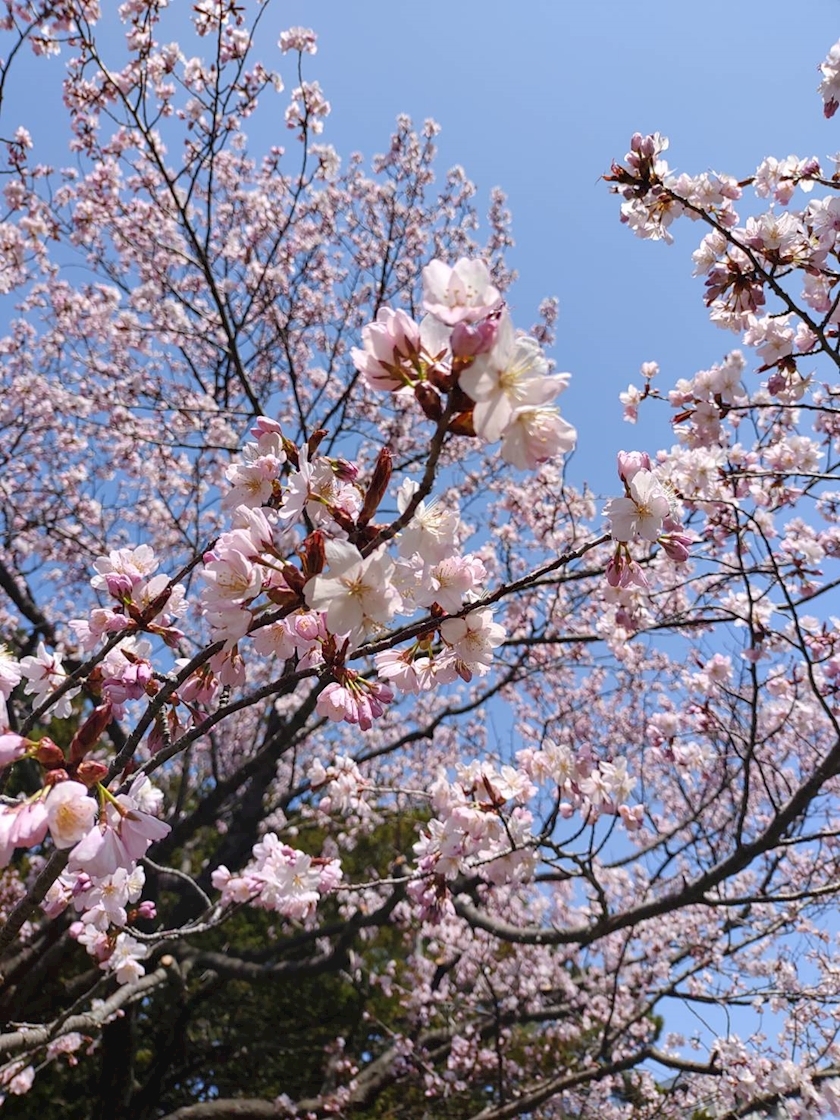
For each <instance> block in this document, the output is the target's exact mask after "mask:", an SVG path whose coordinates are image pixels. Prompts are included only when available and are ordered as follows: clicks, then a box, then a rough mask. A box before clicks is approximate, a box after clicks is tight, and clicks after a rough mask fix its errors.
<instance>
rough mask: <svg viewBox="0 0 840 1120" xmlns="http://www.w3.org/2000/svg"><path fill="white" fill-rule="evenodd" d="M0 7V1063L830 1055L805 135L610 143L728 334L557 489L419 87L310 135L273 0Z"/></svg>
mask: <svg viewBox="0 0 840 1120" xmlns="http://www.w3.org/2000/svg"><path fill="white" fill-rule="evenodd" d="M173 7H174V6H173ZM2 11H3V16H2V29H3V35H4V47H3V51H2V57H3V63H2V69H1V70H0V97H2V95H3V94H4V92H5V91H6V89H7V86H8V83H9V82H10V81H11V80H12V78H13V71H14V67H15V65H16V62H17V61H18V60H19V59H20V57H22V56H23V54H24V53H25V52H30V51H34V52H35V54H36V55H37V56H41V57H40V58H39V59H37V60H36V62H37V64H38V65H40V66H43V67H50V66H55V65H56V61H55V59H53V58H52V57H51V56H55V55H57V56H58V57H59V58H60V60H61V62H62V64H63V65H64V67H65V68H66V71H65V72H66V77H65V80H64V110H63V111H64V112H65V114H66V120H67V124H68V135H69V138H70V140H69V151H68V155H67V160H66V166H64V165H61V166H57V167H51V166H48V165H47V164H46V163H44V162H41V157H40V156H39V154H38V152H37V150H36V149H35V148H34V147H33V143H32V140H31V138H30V135H29V133H28V132H27V131H26V122H25V120H23V119H21V120H18V119H16V117H15V114H17V113H18V112H21V110H20V108H19V106H18V105H15V106H14V108H10V107H9V105H8V104H5V105H4V106H3V112H4V117H3V120H2V122H0V130H2V131H3V135H2V145H3V160H4V164H3V179H2V191H3V206H4V214H3V221H2V225H0V285H2V293H3V296H4V297H5V299H4V308H5V311H6V317H5V319H4V328H3V330H4V333H3V336H2V338H0V375H2V388H3V391H2V396H0V417H1V418H2V430H3V434H4V436H5V438H4V441H3V461H2V471H1V472H0V492H2V502H1V503H0V589H2V598H0V630H1V631H2V636H3V642H4V645H3V647H2V651H0V783H1V784H2V791H1V792H2V801H0V857H2V858H0V864H2V868H3V870H2V876H1V877H0V908H2V916H3V925H2V928H0V960H2V969H1V970H0V971H2V976H0V1011H2V1016H3V1024H2V1028H0V1063H2V1064H0V1092H2V1095H3V1097H4V1100H3V1108H4V1110H5V1112H6V1114H7V1115H9V1116H31V1115H34V1114H35V1112H36V1110H37V1109H41V1110H42V1112H43V1113H44V1114H45V1115H56V1116H57V1115H61V1116H66V1117H78V1118H79V1120H83V1118H84V1120H87V1118H90V1120H93V1118H101V1120H105V1118H122V1117H124V1118H129V1117H131V1118H137V1120H146V1118H149V1120H151V1118H155V1117H171V1118H173V1120H174V1118H175V1117H177V1118H179V1120H187V1118H196V1120H198V1118H203V1117H207V1118H210V1117H228V1116H241V1117H261V1116H289V1117H291V1116H299V1117H304V1116H306V1117H326V1116H335V1115H339V1116H361V1117H388V1116H400V1117H417V1118H418V1120H419V1118H420V1117H423V1116H430V1115H435V1116H437V1115H441V1116H447V1117H453V1118H461V1117H463V1118H475V1120H478V1118H479V1117H480V1118H481V1120H503V1118H507V1117H514V1116H539V1117H545V1118H547V1120H548V1118H552V1117H557V1118H559V1117H564V1118H568V1117H575V1118H580V1120H584V1118H588V1117H596V1116H597V1117H606V1118H607V1120H625V1118H628V1117H631V1116H632V1117H634V1118H635V1117H639V1118H646V1117H650V1118H651V1120H652V1118H654V1117H657V1118H660V1117H661V1118H667V1117H673V1118H675V1120H676V1118H677V1117H680V1118H682V1117H685V1116H694V1117H696V1118H697V1120H706V1118H711V1117H729V1118H733V1120H734V1118H735V1117H743V1116H748V1115H750V1116H774V1115H779V1114H780V1109H781V1110H783V1111H784V1113H785V1115H788V1116H792V1117H793V1116H795V1117H801V1118H805V1117H825V1116H830V1115H831V1114H832V1111H835V1112H836V1111H837V1110H838V1109H840V1042H838V1038H837V1030H838V1028H837V1017H836V1013H837V1006H838V1000H840V973H838V968H837V965H836V963H835V961H836V953H835V942H836V936H837V922H836V917H835V907H836V898H837V895H838V893H840V874H838V859H840V830H838V827H837V823H836V817H837V812H838V801H837V798H838V794H840V789H839V788H838V777H839V776H840V726H838V690H840V637H838V624H837V620H836V619H835V618H834V617H833V616H832V614H831V611H832V603H833V598H832V591H833V590H834V588H835V587H836V585H837V582H838V577H837V575H836V574H835V572H834V571H833V563H834V562H835V561H836V559H837V558H838V556H840V528H839V527H838V526H839V524H840V496H838V495H839V492H838V491H837V490H835V489H833V484H834V479H835V477H836V476H837V470H838V463H835V461H834V457H835V455H838V453H839V452H840V449H839V448H838V438H840V424H838V422H836V421H835V420H834V416H835V415H836V414H837V409H836V408H835V405H834V402H835V400H836V399H837V397H838V395H840V379H838V376H837V372H836V371H837V366H838V365H840V330H838V322H840V310H838V304H839V303H840V299H839V298H838V296H840V265H838V256H840V249H838V240H837V238H838V233H839V232H840V201H838V199H839V198H840V196H838V193H837V191H838V183H840V171H835V169H834V168H832V167H828V168H826V167H825V166H824V165H823V164H822V163H821V162H820V161H819V160H818V159H817V158H815V157H806V158H799V157H797V156H789V157H787V158H783V159H776V158H772V157H768V158H767V159H766V160H765V161H764V162H763V163H762V164H761V166H760V167H759V168H758V169H757V170H756V171H755V172H754V173H750V172H749V171H747V172H745V171H744V169H738V174H737V176H733V175H729V174H723V173H711V172H706V173H702V174H700V175H696V176H691V175H689V174H687V173H684V174H679V175H677V174H673V173H672V172H671V171H670V170H669V168H668V165H667V163H666V162H665V159H664V152H665V151H666V148H667V141H665V140H664V139H663V138H662V137H660V136H658V135H650V136H642V135H636V136H634V137H633V138H632V140H631V142H630V151H629V152H628V153H627V155H626V156H625V157H624V159H623V160H621V161H617V162H615V163H614V164H613V165H612V168H611V169H610V171H609V173H608V174H607V175H606V176H605V178H606V180H607V183H608V185H609V187H610V189H611V190H613V191H614V192H615V193H616V194H617V195H618V196H619V200H620V213H621V219H622V221H623V222H625V223H626V224H627V225H628V226H629V227H630V228H631V229H632V230H633V232H634V233H636V234H637V235H638V236H640V237H644V238H649V239H654V240H662V239H664V240H670V238H671V227H672V225H673V224H674V223H675V222H676V220H677V219H689V220H690V221H691V222H693V223H695V227H696V229H697V230H699V233H700V244H699V248H698V249H697V251H696V252H695V254H694V261H695V265H696V271H697V273H698V274H699V275H700V276H702V277H704V278H705V290H706V302H707V305H708V308H709V311H710V314H711V316H712V318H713V320H714V321H715V322H716V323H718V324H719V325H720V326H721V327H722V328H724V329H726V330H729V331H731V332H732V333H733V334H735V335H736V336H737V337H736V341H735V343H734V344H733V345H734V347H735V348H734V349H732V350H730V352H729V353H727V354H726V355H725V356H724V357H722V358H721V359H720V360H719V361H718V362H717V363H716V364H714V365H712V366H711V367H709V368H705V369H702V370H701V371H700V372H698V373H697V374H696V375H695V376H694V377H693V378H691V379H690V380H689V379H685V380H681V381H679V382H678V383H677V384H676V385H675V386H674V387H672V388H670V389H669V388H667V387H660V384H659V381H658V380H657V373H658V370H657V367H656V366H655V364H654V363H646V364H645V365H644V366H643V367H642V370H641V384H640V385H638V386H633V385H631V386H630V387H629V388H628V390H627V392H626V393H624V394H622V401H623V405H624V412H625V417H626V418H627V419H628V420H630V421H633V420H635V419H636V417H637V416H638V413H639V410H640V409H642V408H644V409H661V410H663V417H664V415H665V414H667V415H668V417H669V419H670V422H671V425H672V429H673V435H672V436H670V437H669V438H668V440H667V441H666V442H669V443H670V446H669V447H663V448H662V449H659V450H657V449H655V448H647V449H637V450H631V451H620V452H619V453H618V456H617V464H616V476H615V491H614V495H613V496H612V497H611V498H610V499H609V501H607V502H606V503H604V502H596V501H595V500H594V499H593V497H592V495H591V493H590V492H589V491H588V490H587V489H586V487H583V488H576V487H574V486H572V485H570V484H569V483H568V482H567V481H566V480H565V478H564V473H563V468H564V460H565V458H566V457H567V456H568V455H569V453H570V452H571V451H572V450H573V449H574V447H575V445H576V441H577V438H578V433H577V431H576V424H575V417H574V416H571V417H567V416H565V415H563V414H561V411H560V408H559V406H558V404H557V400H558V398H559V396H560V394H561V393H562V391H563V389H564V388H565V387H566V385H567V384H568V382H569V375H568V374H566V373H562V372H558V371H557V370H556V368H555V364H554V359H553V357H552V352H553V351H552V347H553V344H554V324H555V318H556V307H555V305H554V303H553V302H552V301H551V300H550V299H547V300H546V301H545V302H544V303H543V305H542V307H541V308H540V309H539V313H538V318H537V321H536V323H535V324H534V325H533V326H531V327H530V329H527V330H525V329H523V324H522V323H521V322H514V316H513V315H512V313H511V309H510V305H509V304H510V302H512V301H509V300H508V293H509V291H510V290H511V287H512V284H513V282H514V277H513V274H512V272H511V270H510V268H509V267H508V265H507V264H506V259H505V253H506V250H507V249H508V248H509V247H510V245H511V244H512V242H511V236H510V232H509V228H508V215H507V211H506V209H505V203H504V199H503V197H502V196H501V195H500V194H499V193H495V194H494V195H493V196H492V198H491V203H490V209H489V214H488V216H487V220H486V223H485V224H484V226H483V227H482V225H481V223H480V221H479V216H478V213H477V211H476V208H475V204H474V197H475V188H474V187H473V184H472V183H470V182H469V180H468V179H466V177H465V175H464V173H463V172H462V171H461V170H460V169H456V170H454V171H452V172H450V173H449V174H448V175H446V176H444V177H443V178H442V179H441V178H440V176H438V178H437V179H436V177H435V167H434V164H435V135H436V126H435V125H433V124H432V123H427V124H426V125H424V126H423V128H422V129H421V130H419V131H418V130H416V129H415V128H414V126H413V125H412V123H411V122H410V121H409V120H407V119H405V118H400V119H399V120H398V122H397V126H396V130H395V132H394V134H393V135H392V136H391V137H390V140H388V141H387V144H386V151H385V154H383V155H381V156H379V157H377V158H376V159H375V160H374V162H373V165H372V167H370V168H368V167H367V166H365V165H364V163H363V161H362V160H361V158H360V157H352V158H351V159H350V160H349V161H344V162H342V160H341V158H340V157H339V155H338V154H337V153H336V152H335V151H334V150H333V149H332V148H331V147H330V146H328V145H327V144H325V143H323V142H322V141H321V140H320V139H319V137H320V136H321V133H322V131H323V125H324V120H325V118H326V116H327V115H328V113H329V110H330V106H329V102H328V100H327V97H326V94H325V92H324V91H322V90H321V88H320V86H319V84H318V83H317V81H315V80H313V79H311V78H310V76H309V71H310V69H311V68H313V67H314V63H313V61H312V60H311V59H310V57H309V56H311V55H313V54H315V53H316V47H317V40H316V36H315V34H314V32H312V31H311V30H309V29H304V28H300V27H295V28H290V29H287V30H282V28H281V27H280V25H277V24H275V23H273V22H272V21H275V20H277V19H278V18H280V17H279V16H278V9H276V8H273V7H272V6H271V5H270V4H267V3H262V4H260V3H240V4H235V3H234V2H233V0H199V2H198V3H196V4H194V5H192V6H191V21H192V22H191V27H190V28H189V29H188V33H187V37H185V36H184V27H183V24H182V25H180V26H179V29H178V31H177V34H179V35H180V36H181V41H180V43H175V42H173V41H172V36H173V34H175V33H176V32H174V31H173V30H172V27H173V26H174V23H173V24H171V23H170V22H169V21H170V20H173V21H174V13H173V12H172V11H170V10H167V5H166V4H165V3H164V0H127V2H126V3H123V4H121V5H120V8H119V18H120V20H121V22H122V32H123V34H124V38H123V39H122V40H121V41H120V42H119V45H118V48H117V47H115V45H114V41H113V39H112V38H109V37H107V36H104V35H102V34H101V33H100V32H99V30H98V21H99V18H100V12H99V10H98V5H97V3H96V2H95V0H18V2H13V0H7V2H6V4H5V5H4V6H3V8H2ZM181 15H182V16H183V12H182V13H181ZM106 48H107V49H106ZM258 55H259V57H260V58H261V59H262V61H258V59H257V56H258ZM838 59H840V45H838V46H835V47H833V48H832V49H831V51H830V53H829V54H828V56H827V59H826V61H825V62H824V63H823V65H822V68H821V72H822V82H821V85H820V93H821V95H822V98H823V103H824V108H825V115H826V116H827V117H830V116H832V115H833V114H834V112H835V111H836V109H837V106H838V100H840V96H838V90H840V61H838ZM284 83H285V85H284ZM287 87H290V88H287ZM278 104H279V105H281V106H282V107H283V112H284V119H285V125H286V126H288V144H287V146H286V147H281V146H276V147H271V148H269V149H268V150H267V151H264V152H262V151H257V150H255V149H254V148H253V147H252V146H251V145H250V144H249V141H248V138H247V128H248V121H249V118H252V117H254V116H255V114H257V113H260V112H263V111H265V108H266V106H273V107H274V108H275V109H276V107H277V105H278ZM482 228H483V230H484V232H481V230H482ZM80 265H81V266H82V268H81V270H80V268H79V266H80ZM80 277H83V279H80ZM559 352H560V353H561V354H562V340H561V345H560V347H559ZM663 427H664V425H663ZM586 435H587V433H586V431H585V429H583V430H582V431H581V433H580V438H581V440H585V439H586ZM616 450H617V449H616Z"/></svg>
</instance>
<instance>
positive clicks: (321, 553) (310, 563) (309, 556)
mask: <svg viewBox="0 0 840 1120" xmlns="http://www.w3.org/2000/svg"><path fill="white" fill-rule="evenodd" d="M300 556H301V564H302V566H303V576H304V580H308V579H311V578H312V576H317V575H318V574H319V573H320V572H323V570H324V564H326V562H327V554H326V552H325V550H324V534H323V533H322V532H321V530H320V529H316V530H315V532H314V533H310V534H309V536H308V537H307V538H306V540H305V541H304V542H303V547H302V549H301V553H300Z"/></svg>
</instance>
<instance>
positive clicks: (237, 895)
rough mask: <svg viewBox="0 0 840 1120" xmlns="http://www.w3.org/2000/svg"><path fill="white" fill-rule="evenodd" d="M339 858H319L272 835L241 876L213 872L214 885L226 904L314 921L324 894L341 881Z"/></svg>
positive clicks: (256, 850)
mask: <svg viewBox="0 0 840 1120" xmlns="http://www.w3.org/2000/svg"><path fill="white" fill-rule="evenodd" d="M341 877H342V873H341V863H340V862H339V860H337V859H315V858H313V857H312V856H309V855H307V854H306V853H305V852H301V851H298V850H297V849H296V848H290V847H289V846H288V844H283V843H281V841H280V840H279V839H278V838H277V836H276V835H275V833H273V832H269V833H266V835H265V836H264V837H263V838H262V840H260V841H259V842H258V843H257V844H255V845H254V858H253V860H252V861H251V862H250V863H249V864H248V865H247V866H246V867H245V868H243V870H242V872H241V873H240V874H239V875H232V874H231V873H230V871H228V869H227V868H226V867H224V866H221V867H217V868H216V870H215V871H214V872H213V886H214V887H215V888H216V890H218V891H221V893H222V898H221V901H222V905H223V906H230V905H233V904H235V903H242V902H248V903H251V904H252V905H253V906H257V907H259V908H261V909H263V910H273V911H275V912H276V913H278V914H283V915H284V916H285V917H287V918H291V919H293V920H294V921H299V922H305V921H307V920H308V919H310V918H311V917H312V916H313V915H314V913H315V908H316V907H317V905H318V902H319V900H320V899H321V897H322V896H323V895H326V894H331V893H332V892H333V891H334V890H335V888H336V887H337V886H338V884H339V883H340V882H341Z"/></svg>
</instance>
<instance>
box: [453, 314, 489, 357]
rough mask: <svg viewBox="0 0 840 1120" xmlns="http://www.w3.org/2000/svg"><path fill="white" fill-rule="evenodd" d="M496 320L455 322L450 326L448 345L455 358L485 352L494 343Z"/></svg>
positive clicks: (487, 351) (473, 355)
mask: <svg viewBox="0 0 840 1120" xmlns="http://www.w3.org/2000/svg"><path fill="white" fill-rule="evenodd" d="M498 331H499V324H498V320H496V319H482V320H481V322H480V323H468V322H463V323H456V324H455V326H454V327H453V328H452V335H451V337H450V339H449V345H450V346H451V347H452V353H453V354H454V355H455V357H456V358H474V357H475V356H476V355H477V354H487V353H489V352H490V351H491V350H492V349H493V346H494V345H495V343H496V335H497V334H498Z"/></svg>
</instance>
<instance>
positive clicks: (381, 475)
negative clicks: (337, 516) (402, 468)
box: [358, 447, 391, 525]
mask: <svg viewBox="0 0 840 1120" xmlns="http://www.w3.org/2000/svg"><path fill="white" fill-rule="evenodd" d="M390 480H391V450H390V448H388V447H383V448H382V450H381V451H380V452H379V455H378V457H377V459H376V466H375V467H374V468H373V477H372V478H371V480H370V485H369V486H368V488H367V493H366V494H365V500H364V502H363V504H362V509H361V512H360V513H359V517H358V522H359V524H360V525H367V523H368V522H369V521H370V519H371V518H372V517H373V515H374V514H375V513H376V511H377V510H378V509H379V503H380V502H381V501H382V499H383V498H384V497H385V491H386V490H387V489H388V483H389V482H390Z"/></svg>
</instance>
